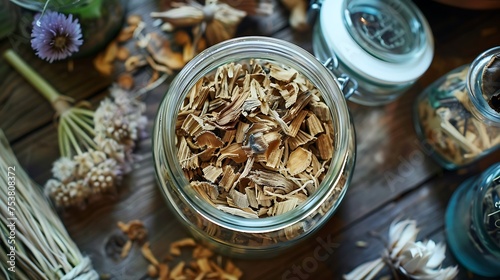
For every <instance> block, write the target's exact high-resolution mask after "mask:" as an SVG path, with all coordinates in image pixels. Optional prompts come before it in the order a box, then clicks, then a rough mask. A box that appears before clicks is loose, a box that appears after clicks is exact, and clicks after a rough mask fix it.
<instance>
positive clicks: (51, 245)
mask: <svg viewBox="0 0 500 280" xmlns="http://www.w3.org/2000/svg"><path fill="white" fill-rule="evenodd" d="M0 147H1V148H0V170H2V172H7V170H12V171H13V172H12V173H13V174H15V185H14V187H13V189H14V190H15V191H14V193H15V196H9V197H8V196H7V191H4V192H1V195H0V214H1V215H0V220H1V223H0V231H1V233H2V234H3V236H5V237H7V236H9V235H10V232H11V231H12V230H13V229H11V228H8V227H7V225H9V226H10V225H11V224H12V220H9V218H15V219H16V220H15V240H16V243H15V254H16V266H15V267H16V274H15V276H16V278H19V279H61V278H63V279H64V276H68V275H75V276H80V277H82V279H98V275H97V273H96V272H95V271H94V270H92V268H91V265H90V262H89V260H88V258H86V257H83V256H82V254H81V253H80V251H79V249H78V247H77V246H76V244H75V243H74V242H73V241H72V240H71V238H70V236H69V235H68V233H67V231H66V229H65V228H64V225H63V224H62V222H61V221H60V219H59V217H58V216H57V214H56V213H55V211H54V210H53V209H52V208H51V206H50V204H49V202H48V201H47V200H46V198H45V197H44V195H43V194H42V192H41V188H40V187H39V186H38V185H36V184H35V183H33V182H32V181H31V179H30V178H29V176H28V174H27V173H26V172H25V171H24V170H23V169H22V167H21V165H20V163H19V162H18V161H17V159H16V157H15V156H14V153H13V151H12V150H11V148H10V146H9V143H8V141H7V138H6V137H5V135H4V134H3V132H2V131H1V130H0ZM9 176H11V177H12V174H10V175H9ZM0 182H1V183H2V185H4V186H7V185H9V186H12V184H9V182H12V179H9V178H8V176H0ZM11 197H15V202H16V204H15V206H12V204H11V203H10V204H9V203H8V202H12V199H11ZM7 205H9V208H8V207H7ZM9 209H10V210H9ZM13 209H14V210H13ZM7 241H8V238H2V241H0V244H1V245H0V261H1V262H2V263H4V264H6V263H7V262H8V255H7V254H8V252H10V250H12V249H11V246H12V245H11V244H8V242H7ZM80 265H81V266H83V270H82V271H83V272H82V273H78V272H76V271H77V270H78V271H80V268H81V267H78V266H80ZM76 267H78V269H75V268H76ZM6 270H7V268H6V267H4V266H2V271H3V274H4V276H5V278H6V279H9V277H8V275H9V274H8V272H7V271H6ZM76 274H77V275H76ZM72 279H73V278H72Z"/></svg>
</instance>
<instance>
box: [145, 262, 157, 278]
mask: <svg viewBox="0 0 500 280" xmlns="http://www.w3.org/2000/svg"><path fill="white" fill-rule="evenodd" d="M147 274H148V276H149V277H151V278H156V277H158V274H159V273H158V268H156V266H154V265H152V264H149V265H148V272H147Z"/></svg>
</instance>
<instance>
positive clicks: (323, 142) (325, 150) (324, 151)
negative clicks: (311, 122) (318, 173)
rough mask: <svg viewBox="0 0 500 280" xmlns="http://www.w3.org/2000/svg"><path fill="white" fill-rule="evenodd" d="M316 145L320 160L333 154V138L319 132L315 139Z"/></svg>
mask: <svg viewBox="0 0 500 280" xmlns="http://www.w3.org/2000/svg"><path fill="white" fill-rule="evenodd" d="M316 147H317V148H318V151H319V157H320V158H321V159H322V160H329V159H331V158H332V156H333V152H334V150H333V140H332V138H331V137H329V136H328V135H327V134H321V135H320V136H318V140H317V141H316Z"/></svg>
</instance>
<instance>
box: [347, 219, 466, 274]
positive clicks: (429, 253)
mask: <svg viewBox="0 0 500 280" xmlns="http://www.w3.org/2000/svg"><path fill="white" fill-rule="evenodd" d="M418 232H419V229H418V228H417V224H416V222H415V221H412V220H405V221H400V222H393V223H392V224H391V226H390V228H389V244H387V248H386V251H385V252H384V253H383V255H382V257H380V258H378V259H376V260H373V261H370V262H366V263H364V264H362V265H360V266H358V267H357V268H355V269H354V270H353V271H351V272H350V273H348V274H346V275H344V279H349V280H354V279H365V280H369V279H374V278H375V277H376V276H377V274H378V273H379V272H380V271H381V270H382V269H383V268H384V266H385V265H386V264H388V265H390V266H391V267H392V269H393V271H400V272H401V273H403V274H405V275H406V276H408V277H409V278H410V279H428V280H451V279H454V278H455V277H456V276H457V274H458V269H457V267H456V266H454V267H451V266H450V267H446V268H443V267H442V262H443V260H444V259H445V251H446V246H445V245H444V244H441V243H439V244H436V243H435V242H434V241H432V240H428V241H425V242H421V241H416V238H417V234H418Z"/></svg>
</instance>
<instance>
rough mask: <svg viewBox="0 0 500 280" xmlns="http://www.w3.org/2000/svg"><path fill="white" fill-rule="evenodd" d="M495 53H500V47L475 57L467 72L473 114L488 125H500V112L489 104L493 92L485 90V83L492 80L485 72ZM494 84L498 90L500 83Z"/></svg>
mask: <svg viewBox="0 0 500 280" xmlns="http://www.w3.org/2000/svg"><path fill="white" fill-rule="evenodd" d="M495 55H500V47H495V48H492V49H489V50H487V51H485V52H483V53H482V54H480V55H479V56H478V57H477V58H476V59H474V61H473V62H472V64H471V65H470V68H469V72H468V74H467V91H468V95H469V99H470V101H471V112H472V114H473V115H474V116H475V117H476V118H477V119H479V120H481V121H482V122H483V123H485V124H487V125H491V126H499V127H500V113H498V112H496V111H495V110H494V109H493V108H492V107H491V106H490V105H489V104H488V101H489V100H490V98H491V94H488V93H485V92H484V91H483V88H484V87H483V85H484V83H489V82H490V81H488V80H487V79H486V78H485V75H484V72H485V69H486V68H487V67H488V64H489V62H490V61H491V59H492V57H494V56H495ZM497 71H500V70H497ZM494 86H497V87H498V88H497V91H498V90H500V85H494Z"/></svg>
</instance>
